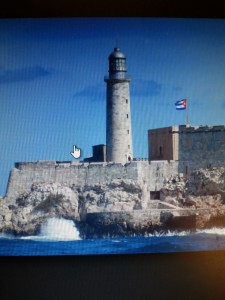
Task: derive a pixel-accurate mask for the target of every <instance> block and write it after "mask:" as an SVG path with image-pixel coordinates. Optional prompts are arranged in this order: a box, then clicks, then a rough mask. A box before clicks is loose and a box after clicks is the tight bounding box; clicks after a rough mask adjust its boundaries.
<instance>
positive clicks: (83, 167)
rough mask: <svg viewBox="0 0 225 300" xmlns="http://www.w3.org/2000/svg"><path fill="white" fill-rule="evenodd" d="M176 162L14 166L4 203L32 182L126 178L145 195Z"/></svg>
mask: <svg viewBox="0 0 225 300" xmlns="http://www.w3.org/2000/svg"><path fill="white" fill-rule="evenodd" d="M177 172H178V162H176V161H170V162H168V161H154V162H148V161H140V162H131V163H127V164H125V165H122V164H115V163H73V162H69V163H68V162H67V163H57V162H55V161H38V162H31V163H16V165H15V168H14V169H12V171H11V174H10V178H9V182H8V187H7V193H6V200H7V201H8V202H13V201H15V199H16V198H17V197H19V195H21V194H23V193H25V192H29V191H30V189H31V186H32V184H34V183H53V182H57V183H62V184H65V185H68V186H72V185H75V186H77V187H82V186H85V185H93V184H97V183H103V182H109V181H112V180H113V179H130V180H134V181H139V182H141V183H143V184H144V185H145V187H143V189H144V190H145V191H146V195H149V191H150V190H153V191H155V190H159V189H160V188H161V187H162V186H163V183H164V181H165V179H166V178H169V177H170V176H172V175H174V174H177Z"/></svg>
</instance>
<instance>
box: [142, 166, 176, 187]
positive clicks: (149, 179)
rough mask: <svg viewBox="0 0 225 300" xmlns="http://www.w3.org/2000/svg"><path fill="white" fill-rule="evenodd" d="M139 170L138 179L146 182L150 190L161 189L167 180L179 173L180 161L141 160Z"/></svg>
mask: <svg viewBox="0 0 225 300" xmlns="http://www.w3.org/2000/svg"><path fill="white" fill-rule="evenodd" d="M137 170H138V179H139V180H140V181H144V182H145V183H146V185H147V186H148V190H149V191H159V190H160V189H161V188H162V187H163V184H164V183H165V180H168V179H169V178H170V177H171V176H174V175H177V174H178V161H173V160H171V161H167V160H162V161H150V162H149V161H143V162H141V161H140V162H138V164H137Z"/></svg>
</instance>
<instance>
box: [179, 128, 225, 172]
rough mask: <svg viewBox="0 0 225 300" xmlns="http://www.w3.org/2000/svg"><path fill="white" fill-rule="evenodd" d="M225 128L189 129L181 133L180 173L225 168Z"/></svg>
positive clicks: (181, 130) (183, 129) (184, 129)
mask: <svg viewBox="0 0 225 300" xmlns="http://www.w3.org/2000/svg"><path fill="white" fill-rule="evenodd" d="M224 145H225V126H213V127H208V126H205V127H202V126H201V127H189V128H182V127H181V126H180V132H179V160H180V166H179V171H180V172H184V173H185V172H186V170H185V169H186V167H187V169H188V173H190V172H191V171H193V170H195V169H198V168H207V167H211V166H215V167H218V166H225V161H224V157H225V147H224Z"/></svg>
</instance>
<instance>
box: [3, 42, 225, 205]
mask: <svg viewBox="0 0 225 300" xmlns="http://www.w3.org/2000/svg"><path fill="white" fill-rule="evenodd" d="M126 71H127V70H126V57H125V55H124V54H123V53H122V52H121V51H120V49H119V48H114V51H113V52H112V53H111V54H110V56H109V75H108V76H105V78H104V81H105V82H106V85H107V112H106V114H107V124H106V145H103V144H102V145H96V146H93V157H90V158H86V159H84V161H83V162H73V161H71V162H57V161H36V162H21V163H15V168H13V169H12V170H11V174H10V177H9V181H8V186H7V192H6V197H5V200H6V201H7V202H8V203H12V202H13V201H15V199H16V198H17V197H19V196H20V195H21V194H24V193H27V192H29V191H30V189H31V186H32V184H39V183H46V184H48V183H49V184H51V183H60V184H64V185H67V186H71V185H76V186H78V187H79V186H80V187H82V186H85V185H90V184H101V183H104V182H110V181H112V180H114V179H121V180H123V179H128V180H133V181H136V182H141V183H142V184H143V194H144V195H145V198H146V200H150V199H151V195H152V196H153V198H154V197H155V195H156V193H157V192H159V191H160V189H162V188H163V186H164V183H165V181H166V180H168V179H169V178H171V177H173V176H176V175H179V176H188V175H189V174H190V173H191V172H192V171H194V170H196V169H199V168H209V167H221V166H225V161H224V156H225V147H224V146H225V126H212V127H209V126H204V127H203V126H197V127H186V126H183V125H182V126H170V127H166V128H157V129H150V130H149V131H148V160H137V159H135V158H133V150H132V128H131V114H130V94H129V84H130V81H131V79H130V78H129V77H128V76H127V75H126Z"/></svg>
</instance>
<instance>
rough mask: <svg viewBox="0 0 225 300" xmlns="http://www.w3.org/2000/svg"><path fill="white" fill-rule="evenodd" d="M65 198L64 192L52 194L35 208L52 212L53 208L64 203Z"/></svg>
mask: <svg viewBox="0 0 225 300" xmlns="http://www.w3.org/2000/svg"><path fill="white" fill-rule="evenodd" d="M63 198H64V196H63V195H62V194H57V195H53V194H50V195H49V196H48V197H47V198H46V199H45V200H43V201H42V202H41V203H39V204H38V205H37V206H36V208H35V210H42V211H44V212H46V213H47V212H50V211H51V209H52V208H54V207H57V206H58V205H60V204H62V202H63Z"/></svg>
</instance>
